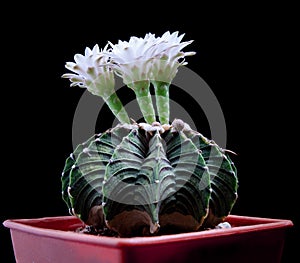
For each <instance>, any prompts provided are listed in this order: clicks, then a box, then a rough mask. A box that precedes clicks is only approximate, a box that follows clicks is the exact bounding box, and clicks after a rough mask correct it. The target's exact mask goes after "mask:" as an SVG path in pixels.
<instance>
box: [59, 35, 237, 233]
mask: <svg viewBox="0 0 300 263" xmlns="http://www.w3.org/2000/svg"><path fill="white" fill-rule="evenodd" d="M183 36H184V35H180V36H178V32H174V33H172V34H170V33H169V32H166V33H165V34H163V35H162V36H161V37H155V35H154V34H146V35H145V37H144V38H137V37H131V38H130V40H129V42H126V41H119V42H118V44H116V45H114V44H112V43H110V42H109V43H108V45H107V46H106V47H105V48H104V49H103V50H100V49H99V47H98V46H97V45H95V46H94V48H93V49H92V50H91V49H89V48H86V50H85V55H80V54H77V55H75V57H74V58H75V62H76V63H71V62H68V63H67V64H66V68H67V69H69V70H71V71H73V72H74V73H70V74H64V75H63V77H66V78H69V79H70V81H71V86H75V85H78V86H80V87H84V88H87V89H88V90H89V91H90V92H91V93H92V94H94V95H97V96H101V97H102V98H103V99H104V101H105V102H106V103H107V105H108V106H109V108H110V109H111V110H112V112H113V113H114V115H115V116H116V118H117V119H118V120H119V122H120V123H119V124H117V125H116V126H115V127H113V128H111V129H109V130H107V131H105V132H103V133H100V134H95V135H93V136H92V137H91V138H89V139H88V140H87V141H86V142H84V143H82V144H80V145H78V146H77V148H76V149H75V150H74V152H73V153H72V154H71V155H70V157H68V158H67V160H66V163H65V167H64V169H63V173H62V177H61V180H62V197H63V200H64V201H65V202H66V204H67V206H68V207H69V211H70V213H71V214H73V215H76V216H78V217H79V218H80V219H81V220H82V221H83V222H85V223H86V225H89V226H93V227H95V228H96V229H103V228H108V229H111V230H112V231H115V232H116V233H117V234H118V235H119V236H121V237H130V236H148V235H160V234H164V233H178V232H190V231H197V230H201V229H204V228H207V227H215V226H216V225H217V224H219V223H220V222H222V221H223V220H224V219H225V218H226V216H227V215H228V214H229V213H230V211H231V210H232V207H233V205H234V203H235V201H236V198H237V188H238V179H237V172H236V168H235V166H234V164H233V162H232V161H231V159H230V157H229V155H228V152H227V151H225V150H223V149H221V148H220V147H219V146H218V145H217V144H216V143H215V142H213V141H212V140H209V139H207V138H206V137H204V136H203V135H202V134H201V133H199V132H197V131H194V130H192V129H191V128H190V126H189V125H188V124H187V123H185V122H184V121H183V120H180V119H175V120H173V122H172V123H170V121H169V115H170V111H169V87H170V84H171V83H172V80H173V78H174V77H175V75H176V73H177V71H178V68H179V67H180V66H182V65H185V64H186V62H184V58H185V57H186V56H190V55H193V54H195V52H183V51H182V49H183V48H184V47H186V46H187V45H189V44H190V43H191V42H192V41H187V42H181V40H182V38H183ZM115 75H116V76H119V77H122V79H123V82H124V84H125V85H126V86H127V87H129V88H130V89H132V90H133V91H134V93H135V95H136V99H137V102H138V105H139V107H140V110H141V113H142V115H143V118H144V121H145V122H141V123H137V122H135V121H130V117H129V116H128V114H127V112H126V110H125V108H124V107H123V105H122V103H121V100H120V99H119V98H118V96H117V94H116V92H115V90H114V83H115V79H114V77H115ZM151 85H152V86H153V88H154V92H155V97H156V99H155V102H156V110H157V115H156V114H155V109H154V106H153V101H152V99H151V95H150V88H151ZM156 116H157V117H156ZM157 118H158V119H157Z"/></svg>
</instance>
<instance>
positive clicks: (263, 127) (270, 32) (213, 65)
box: [0, 2, 300, 262]
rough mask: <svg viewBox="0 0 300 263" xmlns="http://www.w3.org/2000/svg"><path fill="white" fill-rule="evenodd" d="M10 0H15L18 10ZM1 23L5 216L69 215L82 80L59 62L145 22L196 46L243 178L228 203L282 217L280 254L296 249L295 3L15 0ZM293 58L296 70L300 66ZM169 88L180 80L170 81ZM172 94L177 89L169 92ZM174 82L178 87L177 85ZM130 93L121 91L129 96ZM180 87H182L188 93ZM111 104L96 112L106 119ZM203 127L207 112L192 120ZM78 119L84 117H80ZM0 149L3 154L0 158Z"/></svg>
mask: <svg viewBox="0 0 300 263" xmlns="http://www.w3.org/2000/svg"><path fill="white" fill-rule="evenodd" d="M16 8H17V9H18V10H19V11H18V12H17V13H16ZM5 10H6V11H7V13H8V18H7V19H6V20H4V21H2V23H1V24H2V25H1V27H2V30H1V35H2V36H1V57H2V59H1V64H2V67H1V68H2V80H1V84H2V87H1V102H2V103H1V122H2V125H1V126H2V128H1V133H2V143H1V145H2V158H1V160H2V168H3V169H2V174H1V191H0V194H1V197H0V202H1V210H0V219H1V222H3V221H4V220H6V219H9V218H32V217H44V216H57V215H67V214H68V212H67V209H66V206H65V204H64V203H63V201H62V199H61V189H60V175H61V172H62V169H63V166H64V162H65V158H66V157H67V156H68V155H69V153H70V152H71V151H72V138H71V136H72V121H73V116H74V111H75V109H76V106H77V103H78V101H79V100H80V97H81V95H82V93H83V92H84V90H82V89H79V88H78V87H75V88H70V87H69V81H68V80H66V79H62V78H61V75H62V74H63V73H66V70H65V68H64V65H65V62H67V61H73V56H74V54H76V53H81V54H82V53H83V52H84V49H85V47H91V48H92V47H93V46H94V45H95V44H99V46H100V47H103V46H104V45H105V44H106V43H107V41H108V40H109V41H111V42H113V43H116V42H117V40H118V39H121V40H128V39H129V38H130V36H139V37H143V36H144V35H145V34H146V33H148V32H151V33H155V34H156V36H160V35H161V34H163V33H164V32H165V31H168V30H169V31H171V32H174V31H179V32H180V33H185V38H184V40H190V39H193V40H194V42H193V43H192V44H191V45H190V46H189V47H188V48H186V50H187V51H189V50H193V51H196V52H197V54H196V55H195V56H193V57H189V58H187V61H188V62H189V64H188V67H189V68H190V69H191V70H193V71H194V72H196V73H197V74H198V75H199V76H201V77H202V78H203V79H204V80H205V82H206V83H207V84H208V85H209V86H210V88H211V89H212V91H213V92H214V93H215V95H216V97H217V99H218V100H219V103H220V105H221V107H222V110H223V113H224V116H225V120H226V126H227V148H228V149H230V150H232V151H234V152H236V153H237V154H238V155H237V156H235V157H234V158H233V160H234V162H235V164H236V166H237V169H238V176H239V181H240V186H239V192H238V193H239V198H238V201H237V203H236V205H235V207H234V209H233V211H232V213H233V214H239V215H246V216H258V217H270V218H284V219H290V220H292V221H293V223H294V227H293V229H291V231H288V234H287V239H286V244H285V249H284V254H283V262H296V261H297V260H296V259H298V260H299V256H298V255H297V254H296V251H295V249H294V245H293V244H294V243H296V244H297V242H298V244H299V241H300V240H299V226H298V224H299V221H300V217H299V204H298V201H299V197H298V192H299V190H298V183H297V181H298V178H297V177H298V176H299V169H298V167H297V166H298V163H299V162H298V161H297V160H298V159H297V152H298V149H297V148H298V138H299V130H298V127H297V123H298V122H299V116H298V112H299V110H298V109H299V105H298V96H297V95H296V89H297V88H299V84H298V79H297V81H296V74H298V75H299V66H298V65H299V64H298V63H299V62H298V60H297V59H296V46H297V44H296V34H297V33H299V32H298V29H297V30H296V25H295V24H296V17H295V14H294V10H295V8H294V7H292V6H288V5H287V4H286V5H285V6H281V5H277V6H275V5H274V4H273V5H269V6H262V5H253V4H252V5H249V6H248V5H246V4H245V5H244V6H237V5H232V6H217V5H216V6H212V7H204V6H201V5H200V6H198V7H195V6H193V5H192V4H188V3H187V2H185V3H181V4H180V5H175V3H173V4H172V6H171V5H168V6H166V7H163V6H162V5H161V4H159V5H158V4H155V3H152V4H151V5H149V4H146V3H145V5H144V6H143V7H140V9H139V10H134V9H133V8H132V7H128V6H127V4H126V3H125V4H124V6H120V5H119V4H116V3H114V4H110V5H106V6H104V5H103V6H101V5H99V6H96V5H93V4H90V5H87V4H84V3H81V4H76V5H75V4H73V6H69V8H67V9H65V10H62V8H61V7H60V6H50V5H48V6H47V5H46V4H45V6H44V7H41V6H28V5H27V6H24V7H22V6H19V5H18V6H17V7H14V8H11V9H8V7H6V8H5V9H3V12H5ZM296 68H297V69H298V71H296ZM174 91H176V89H174ZM170 92H171V97H172V96H173V98H174V99H175V98H176V96H177V98H180V97H181V95H182V96H183V97H184V94H180V95H178V94H175V93H173V94H172V90H171V91H170ZM178 92H179V91H178ZM126 94H129V92H127V91H126V92H124V96H126ZM128 96H131V95H130V94H129V95H128ZM183 97H182V98H183ZM182 103H183V105H184V106H185V107H186V109H187V111H189V112H191V114H192V115H193V116H195V117H197V115H195V108H194V107H193V104H192V103H189V102H183V100H182ZM110 122H111V115H110V113H109V111H107V116H106V117H102V119H101V120H100V121H99V122H98V127H97V129H98V132H100V131H102V130H104V129H106V128H108V127H109V125H110ZM195 122H196V123H197V124H198V125H199V126H198V127H201V125H202V127H203V130H201V131H202V132H203V134H205V135H207V133H209V130H208V128H207V126H206V125H207V122H205V120H201V114H199V119H198V120H197V119H196V120H195ZM83 129H84V127H83ZM3 157H4V158H3ZM0 231H1V232H0V240H1V241H0V247H1V254H0V261H1V262H14V256H13V250H12V246H11V240H10V235H9V230H8V229H6V228H4V227H2V226H0Z"/></svg>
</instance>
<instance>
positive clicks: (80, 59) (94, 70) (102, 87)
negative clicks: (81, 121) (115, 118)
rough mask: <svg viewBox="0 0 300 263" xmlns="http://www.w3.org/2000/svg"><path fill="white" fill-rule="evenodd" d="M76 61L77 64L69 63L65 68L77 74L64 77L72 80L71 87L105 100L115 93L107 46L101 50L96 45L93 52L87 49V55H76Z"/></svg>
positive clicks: (68, 74)
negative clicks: (77, 87)
mask: <svg viewBox="0 0 300 263" xmlns="http://www.w3.org/2000/svg"><path fill="white" fill-rule="evenodd" d="M74 60H75V62H76V63H74V62H67V63H66V65H65V66H66V68H67V69H69V70H70V71H72V72H74V73H75V74H74V73H67V74H64V75H62V77H64V78H69V79H70V81H71V82H72V83H71V87H73V86H79V87H81V88H87V89H88V90H89V91H90V92H91V93H92V94H94V95H97V96H101V97H103V98H104V99H107V98H108V97H109V96H110V95H111V94H112V93H114V92H115V91H114V86H115V79H114V73H113V71H112V70H111V68H110V67H109V57H108V56H107V46H106V47H105V48H104V49H103V50H99V46H98V45H95V46H94V48H93V49H92V50H91V49H90V48H86V49H85V54H84V55H81V54H76V55H75V56H74Z"/></svg>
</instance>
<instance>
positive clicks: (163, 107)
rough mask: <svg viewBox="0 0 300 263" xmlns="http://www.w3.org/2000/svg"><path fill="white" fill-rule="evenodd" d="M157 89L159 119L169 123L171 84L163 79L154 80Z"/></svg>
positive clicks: (161, 121)
mask: <svg viewBox="0 0 300 263" xmlns="http://www.w3.org/2000/svg"><path fill="white" fill-rule="evenodd" d="M152 84H153V86H154V90H155V98H156V107H157V114H158V117H159V121H160V123H161V124H169V117H170V102H169V87H170V84H169V83H167V82H163V81H152Z"/></svg>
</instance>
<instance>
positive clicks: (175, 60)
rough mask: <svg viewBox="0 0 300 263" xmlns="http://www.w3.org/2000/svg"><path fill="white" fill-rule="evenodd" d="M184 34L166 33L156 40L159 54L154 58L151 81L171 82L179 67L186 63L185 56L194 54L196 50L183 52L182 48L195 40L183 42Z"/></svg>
mask: <svg viewBox="0 0 300 263" xmlns="http://www.w3.org/2000/svg"><path fill="white" fill-rule="evenodd" d="M183 37H184V34H182V35H180V36H178V32H174V33H172V34H170V32H169V31H167V32H166V33H164V34H163V35H162V36H161V37H160V38H158V39H157V40H156V42H157V44H156V50H157V55H156V56H155V58H154V59H153V60H152V68H151V73H152V74H151V81H161V82H166V83H171V82H172V80H173V78H174V77H175V75H176V73H177V71H178V67H179V66H183V65H186V64H187V62H185V60H184V57H186V56H192V55H194V54H196V53H195V52H183V51H182V49H183V48H184V47H186V46H187V45H189V44H191V43H192V42H193V40H190V41H185V42H181V40H182V39H183Z"/></svg>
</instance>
